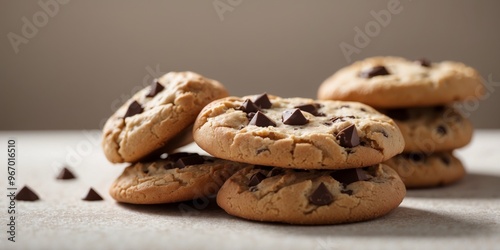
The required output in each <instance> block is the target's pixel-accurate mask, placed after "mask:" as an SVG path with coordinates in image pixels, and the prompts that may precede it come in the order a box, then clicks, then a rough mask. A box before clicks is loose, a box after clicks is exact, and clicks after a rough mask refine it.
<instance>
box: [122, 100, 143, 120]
mask: <svg viewBox="0 0 500 250" xmlns="http://www.w3.org/2000/svg"><path fill="white" fill-rule="evenodd" d="M143 110H144V109H143V108H142V106H141V104H139V103H138V102H137V101H133V102H132V103H131V104H130V105H129V106H128V109H127V112H126V113H125V116H123V118H127V117H130V116H134V115H137V114H140V113H142V111H143Z"/></svg>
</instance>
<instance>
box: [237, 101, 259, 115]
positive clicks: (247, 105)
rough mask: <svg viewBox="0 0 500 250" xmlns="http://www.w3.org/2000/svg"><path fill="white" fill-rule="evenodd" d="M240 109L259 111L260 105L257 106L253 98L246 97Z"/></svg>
mask: <svg viewBox="0 0 500 250" xmlns="http://www.w3.org/2000/svg"><path fill="white" fill-rule="evenodd" d="M239 109H240V110H241V111H243V112H245V113H247V114H248V113H255V112H257V111H259V107H257V105H255V104H254V103H253V102H252V100H250V99H246V100H245V101H244V102H243V104H241V106H240V107H239Z"/></svg>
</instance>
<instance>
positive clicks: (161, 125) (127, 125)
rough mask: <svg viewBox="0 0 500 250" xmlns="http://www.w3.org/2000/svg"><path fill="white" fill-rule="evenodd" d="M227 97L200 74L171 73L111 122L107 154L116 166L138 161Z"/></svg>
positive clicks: (105, 136)
mask: <svg viewBox="0 0 500 250" xmlns="http://www.w3.org/2000/svg"><path fill="white" fill-rule="evenodd" d="M227 95H228V94H227V91H226V90H225V88H224V87H223V86H222V84H220V83H219V82H217V81H215V80H211V79H208V78H205V77H203V76H201V75H198V74H196V73H193V72H170V73H167V74H165V75H163V76H162V77H160V78H159V79H157V81H154V82H153V84H152V85H151V86H148V87H146V88H144V89H142V90H140V91H139V92H138V93H136V94H135V95H134V96H133V97H132V98H131V99H130V100H128V101H127V102H126V103H125V104H123V106H121V107H120V108H119V109H118V110H117V111H116V112H115V113H114V114H113V115H112V116H111V117H110V118H109V119H108V121H107V122H106V124H105V125H104V128H103V141H102V147H103V150H104V154H105V155H106V157H107V158H108V160H109V161H111V162H113V163H121V162H135V161H138V160H140V159H141V158H143V157H145V156H146V155H148V154H149V153H151V152H153V151H155V150H156V149H158V148H161V147H163V146H165V145H166V144H167V143H168V141H169V140H170V139H172V138H173V137H175V136H176V135H178V134H179V133H181V132H182V131H183V130H184V129H186V128H187V127H189V126H190V125H191V124H192V123H193V122H194V120H195V119H196V116H197V115H198V113H199V112H200V110H201V109H202V108H203V107H204V106H205V105H206V104H208V103H209V102H211V101H213V100H216V99H219V98H222V97H225V96H227ZM180 146H181V145H180Z"/></svg>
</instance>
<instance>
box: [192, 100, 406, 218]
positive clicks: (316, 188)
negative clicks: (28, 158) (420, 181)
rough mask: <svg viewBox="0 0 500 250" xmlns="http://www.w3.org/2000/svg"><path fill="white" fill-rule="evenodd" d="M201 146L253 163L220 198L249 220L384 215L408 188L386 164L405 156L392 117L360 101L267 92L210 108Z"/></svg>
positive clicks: (203, 118) (199, 131) (201, 121)
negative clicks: (314, 98) (275, 94)
mask: <svg viewBox="0 0 500 250" xmlns="http://www.w3.org/2000/svg"><path fill="white" fill-rule="evenodd" d="M193 137H194V140H195V142H196V143H197V144H198V145H199V146H200V147H201V148H202V149H204V150H205V151H206V152H208V153H209V154H211V155H213V156H215V157H219V158H222V159H225V160H230V161H234V162H241V163H242V164H243V163H245V164H249V165H248V166H247V167H244V168H243V169H241V170H240V171H238V172H236V173H235V174H234V175H233V176H232V177H230V178H229V179H228V180H227V181H226V182H225V183H224V185H223V186H222V187H221V189H220V190H219V193H218V194H217V203H218V204H219V206H220V207H222V208H223V209H224V210H225V211H226V212H227V213H229V214H231V215H234V216H237V217H242V218H246V219H250V220H257V221H272V222H283V223H293V224H336V223H346V222H355V221H362V220H368V219H373V218H377V217H380V216H382V215H384V214H387V213H388V212H389V211H391V210H392V209H394V208H396V207H397V206H398V205H399V204H400V203H401V201H402V200H403V198H404V196H405V194H406V189H405V186H404V184H403V182H402V181H401V179H400V178H399V177H398V175H397V173H396V172H395V171H394V170H393V169H391V168H390V167H387V166H386V165H384V164H381V162H383V161H386V160H388V159H390V158H391V157H393V156H394V155H397V154H399V153H401V152H402V150H403V148H404V139H403V136H402V134H401V132H400V130H399V129H398V127H397V125H396V124H395V123H394V121H393V120H392V119H390V118H389V117H387V116H385V115H383V114H381V113H379V112H378V111H376V110H375V109H373V108H371V107H369V106H367V105H364V104H361V103H357V102H344V101H317V100H312V99H305V98H280V97H277V96H272V95H267V94H262V95H253V96H245V97H227V98H222V99H219V100H216V101H214V102H211V103H210V104H208V105H207V106H206V107H205V108H203V110H202V111H201V113H200V114H199V116H198V117H197V119H196V122H195V124H194V128H193Z"/></svg>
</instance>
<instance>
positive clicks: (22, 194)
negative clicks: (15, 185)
mask: <svg viewBox="0 0 500 250" xmlns="http://www.w3.org/2000/svg"><path fill="white" fill-rule="evenodd" d="M39 199H40V198H38V195H36V194H35V192H33V190H31V189H30V188H29V187H28V186H24V187H23V188H22V189H21V191H19V192H18V193H17V195H16V200H18V201H36V200H39Z"/></svg>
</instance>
